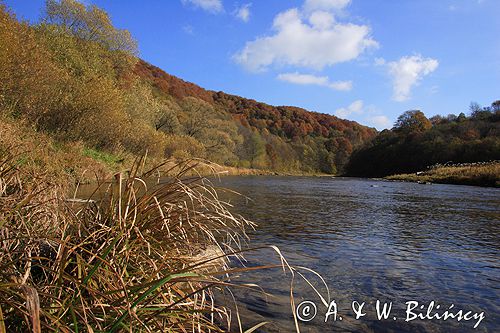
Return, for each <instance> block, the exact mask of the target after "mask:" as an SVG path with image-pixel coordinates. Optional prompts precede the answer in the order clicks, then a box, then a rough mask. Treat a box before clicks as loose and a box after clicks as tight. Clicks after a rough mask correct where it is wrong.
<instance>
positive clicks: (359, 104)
mask: <svg viewBox="0 0 500 333" xmlns="http://www.w3.org/2000/svg"><path fill="white" fill-rule="evenodd" d="M362 113H363V101H362V100H359V99H358V100H357V101H354V102H352V103H351V105H349V106H348V107H346V108H340V109H337V110H336V111H335V115H336V116H337V117H339V118H347V117H348V116H350V115H352V114H362Z"/></svg>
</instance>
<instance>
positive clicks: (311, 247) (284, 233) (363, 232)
mask: <svg viewBox="0 0 500 333" xmlns="http://www.w3.org/2000/svg"><path fill="white" fill-rule="evenodd" d="M220 185H221V186H223V187H228V188H231V189H234V190H237V191H239V192H240V193H242V194H244V195H245V196H248V197H250V198H251V199H252V201H248V202H246V201H245V200H244V199H243V198H237V197H234V196H229V195H228V196H227V199H228V200H231V202H232V203H234V204H235V210H236V211H237V212H238V213H241V214H242V215H244V216H245V217H247V218H249V219H251V220H253V221H255V222H257V223H258V224H259V227H258V229H257V230H256V231H255V232H251V233H250V236H251V239H252V241H251V245H252V246H260V245H269V244H272V245H277V246H278V247H279V248H280V249H281V250H282V252H283V253H284V255H285V256H286V257H287V258H288V259H289V261H290V262H291V264H294V265H301V266H306V267H308V268H312V269H314V270H316V271H317V272H319V273H321V275H322V276H323V277H324V278H325V280H326V282H327V284H328V286H329V287H330V289H331V290H330V291H331V298H332V299H335V301H336V302H337V304H338V305H339V312H340V313H342V316H343V319H344V320H342V321H336V322H333V321H332V320H330V321H329V322H328V323H326V324H325V323H324V316H323V318H321V314H323V315H324V312H325V310H326V309H324V308H323V306H321V305H320V303H319V300H318V298H317V297H315V296H314V293H313V292H312V289H311V287H309V286H308V285H306V284H305V283H300V282H297V285H296V286H295V288H296V289H295V295H296V302H297V303H300V302H301V300H305V299H308V300H313V301H315V302H316V301H317V303H318V313H319V314H318V317H317V318H316V319H314V320H313V321H311V322H309V323H304V324H301V331H302V332H320V331H323V332H331V331H335V332H338V331H346V332H470V331H473V328H472V327H473V326H474V323H475V321H474V320H472V321H469V322H463V321H462V322H460V323H457V322H456V321H452V320H448V321H446V322H445V321H438V320H434V321H417V320H415V321H412V322H410V323H405V322H404V318H405V313H404V309H405V306H406V305H405V302H406V301H410V300H416V301H419V302H421V303H425V304H428V303H429V302H430V301H432V300H434V301H436V302H437V303H439V304H441V306H442V307H443V308H448V307H449V306H450V305H451V304H452V303H453V304H455V307H456V308H458V309H464V310H472V311H477V312H481V311H484V312H485V319H484V320H483V321H482V322H481V324H480V325H479V327H478V328H477V329H476V330H474V331H478V332H498V331H500V317H499V315H498V314H499V313H500V283H499V282H500V261H499V260H500V259H499V258H500V256H499V254H500V191H499V190H498V189H485V188H479V187H466V186H454V185H420V184H413V183H398V182H382V181H374V180H373V181H372V180H360V179H342V178H335V179H334V178H329V177H328V178H327V177H325V178H314V177H227V178H224V179H222V182H221V184H220ZM247 257H248V260H249V262H248V264H249V265H258V264H266V263H276V262H277V260H276V256H275V255H273V254H272V253H271V251H260V252H259V253H255V254H252V255H249V256H247ZM242 279H245V280H242V281H249V282H250V281H251V282H255V281H257V282H258V283H259V284H260V286H262V287H263V288H264V289H265V290H266V291H268V292H269V293H271V294H274V295H276V296H275V297H271V298H267V300H266V298H265V296H263V295H259V294H255V293H249V292H245V291H238V292H237V293H236V294H237V297H238V299H239V300H240V301H241V302H243V303H244V304H245V305H246V311H243V318H244V319H243V320H244V325H245V326H246V327H250V326H251V325H252V324H255V323H258V322H261V321H273V322H274V323H276V324H274V325H273V326H265V328H264V329H263V330H262V331H261V332H270V331H276V332H293V331H294V326H293V319H292V311H291V308H290V299H289V282H290V279H289V276H288V277H286V276H285V275H283V273H282V271H280V270H278V269H276V270H268V271H265V272H255V273H251V274H247V275H246V276H245V277H243V278H242ZM315 285H317V286H319V283H315ZM321 292H322V294H324V295H325V296H326V291H325V289H324V288H323V289H321ZM377 299H378V300H381V301H382V302H389V301H392V302H393V304H394V305H393V306H394V310H393V313H394V314H395V315H397V316H398V317H399V318H400V319H398V320H392V315H391V320H387V321H378V320H376V317H375V311H374V310H370V309H373V307H374V303H375V302H376V300H377ZM353 300H357V301H359V302H366V303H367V305H366V307H367V311H366V312H367V315H366V316H365V317H363V318H362V319H360V320H355V319H354V316H353V314H352V311H351V310H350V306H351V302H352V301H353Z"/></svg>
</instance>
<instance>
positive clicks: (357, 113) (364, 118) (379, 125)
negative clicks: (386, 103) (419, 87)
mask: <svg viewBox="0 0 500 333" xmlns="http://www.w3.org/2000/svg"><path fill="white" fill-rule="evenodd" d="M335 115H336V116H337V117H339V118H343V119H346V118H348V119H353V120H357V121H359V122H361V123H363V124H366V125H368V126H373V127H375V128H376V129H378V130H383V129H385V128H390V127H392V123H391V121H390V120H389V118H388V117H386V116H384V115H383V114H381V113H380V110H378V109H377V108H376V107H375V106H373V105H367V106H365V104H364V102H363V101H362V100H359V99H358V100H356V101H354V102H352V103H351V104H350V105H349V106H347V107H343V108H339V109H337V110H336V111H335Z"/></svg>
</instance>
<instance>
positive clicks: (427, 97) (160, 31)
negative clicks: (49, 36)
mask: <svg viewBox="0 0 500 333" xmlns="http://www.w3.org/2000/svg"><path fill="white" fill-rule="evenodd" d="M4 2H5V3H6V4H7V6H9V7H10V8H11V9H12V10H13V11H14V12H15V13H16V14H17V15H18V17H20V18H23V19H27V20H30V21H36V20H38V19H39V18H40V15H41V12H42V11H43V8H44V1H43V0H29V1H28V0H6V1H4ZM85 3H87V4H90V3H92V4H96V5H97V6H99V7H102V8H104V9H105V10H106V11H107V12H108V13H109V14H110V16H111V18H112V20H113V22H114V23H115V25H116V26H118V27H120V28H126V29H128V30H130V31H131V33H132V34H133V36H134V37H135V38H136V39H137V40H138V42H139V49H140V56H141V57H142V58H144V59H145V60H147V61H148V62H150V63H152V64H154V65H156V66H158V67H160V68H162V69H164V70H165V71H167V72H168V73H171V74H173V75H176V76H179V77H180V78H182V79H184V80H188V81H191V82H194V83H197V84H199V85H201V86H202V87H204V88H207V89H211V90H216V91H219V90H222V91H225V92H227V93H231V94H236V95H240V96H243V97H248V98H252V99H256V100H258V101H262V102H266V103H269V104H273V105H294V106H299V107H303V108H306V109H308V110H311V111H317V112H323V113H329V114H334V115H338V116H340V117H341V118H346V119H351V120H356V121H358V122H360V123H362V124H364V125H368V126H373V127H376V128H378V129H383V128H390V127H391V126H392V124H393V122H394V121H395V120H396V118H397V116H398V115H399V114H401V113H402V112H404V111H406V110H410V109H420V110H422V111H423V112H424V113H425V114H426V115H427V116H429V117H430V116H432V115H435V114H444V115H446V114H449V113H455V114H458V113H460V112H465V113H467V112H468V106H469V104H470V103H471V102H472V101H474V102H478V103H479V104H481V105H489V104H490V103H491V102H492V101H494V100H497V99H500V89H499V88H500V20H499V18H498V15H499V14H500V1H499V0H292V1H283V0H248V1H247V0H155V1H153V0H144V1H132V0H121V1H118V0H113V1H109V0H108V1H104V0H86V1H85Z"/></svg>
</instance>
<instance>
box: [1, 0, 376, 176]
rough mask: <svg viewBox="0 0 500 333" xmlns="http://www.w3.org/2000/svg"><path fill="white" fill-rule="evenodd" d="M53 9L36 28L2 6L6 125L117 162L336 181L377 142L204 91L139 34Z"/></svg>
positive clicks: (351, 128) (345, 128) (88, 9)
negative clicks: (150, 53) (359, 151)
mask: <svg viewBox="0 0 500 333" xmlns="http://www.w3.org/2000/svg"><path fill="white" fill-rule="evenodd" d="M46 3H47V5H46V8H45V10H44V16H43V17H42V20H41V21H40V23H37V24H32V25H30V24H28V23H26V22H19V21H18V20H17V19H16V18H15V17H14V15H13V14H11V13H10V12H9V9H8V8H6V7H5V6H4V5H1V3H0V40H1V43H0V82H2V84H1V85H0V121H2V118H3V119H6V120H10V121H14V122H17V120H23V123H24V124H26V123H27V124H29V128H32V129H34V130H35V131H38V132H43V133H46V134H47V135H49V136H51V137H52V138H53V139H54V140H55V142H57V144H61V145H73V144H77V145H78V146H84V147H85V151H92V154H91V155H93V156H100V154H101V155H102V154H107V155H109V156H111V157H112V159H113V160H117V161H120V160H123V158H124V157H125V158H128V157H134V156H138V155H141V154H144V153H145V152H147V153H148V156H150V157H153V158H171V157H173V158H177V159H180V158H190V157H197V158H205V159H209V160H211V161H213V162H216V163H219V164H222V165H227V166H235V167H244V168H255V169H269V170H275V171H280V172H291V173H293V172H294V173H309V172H312V173H317V172H323V173H332V174H334V173H338V172H341V171H342V170H343V169H344V166H345V165H346V163H347V161H348V159H349V156H350V154H351V153H352V151H353V150H354V149H356V148H358V147H360V146H361V145H363V144H364V143H366V142H367V141H369V140H371V139H372V138H373V137H374V136H375V135H376V131H375V130H374V129H371V128H367V127H364V126H361V125H359V124H357V123H355V122H351V121H346V120H341V119H338V118H336V117H334V116H330V115H325V114H318V113H312V112H308V111H306V110H303V109H300V108H294V107H273V106H270V105H266V104H263V103H258V102H256V101H253V100H249V99H244V98H241V97H237V96H231V95H228V94H225V93H222V92H213V91H208V90H205V89H203V88H201V87H199V86H197V85H195V84H192V83H189V82H185V81H183V80H181V79H179V78H176V77H174V76H172V75H169V74H167V73H165V72H164V71H162V70H161V69H159V68H157V67H155V66H153V65H150V64H148V63H146V62H144V61H142V60H140V59H138V58H137V54H138V51H137V44H136V42H135V40H134V39H133V37H132V36H131V35H130V33H129V32H128V31H127V30H123V29H117V28H116V27H114V26H113V24H112V22H111V20H110V18H109V16H108V15H107V13H106V12H104V11H103V10H102V9H100V8H98V7H96V6H94V5H91V6H85V5H83V4H82V3H80V2H78V1H74V0H71V1H69V0H68V1H55V0H47V2H46ZM333 108H335V106H334V105H332V109H333Z"/></svg>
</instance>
